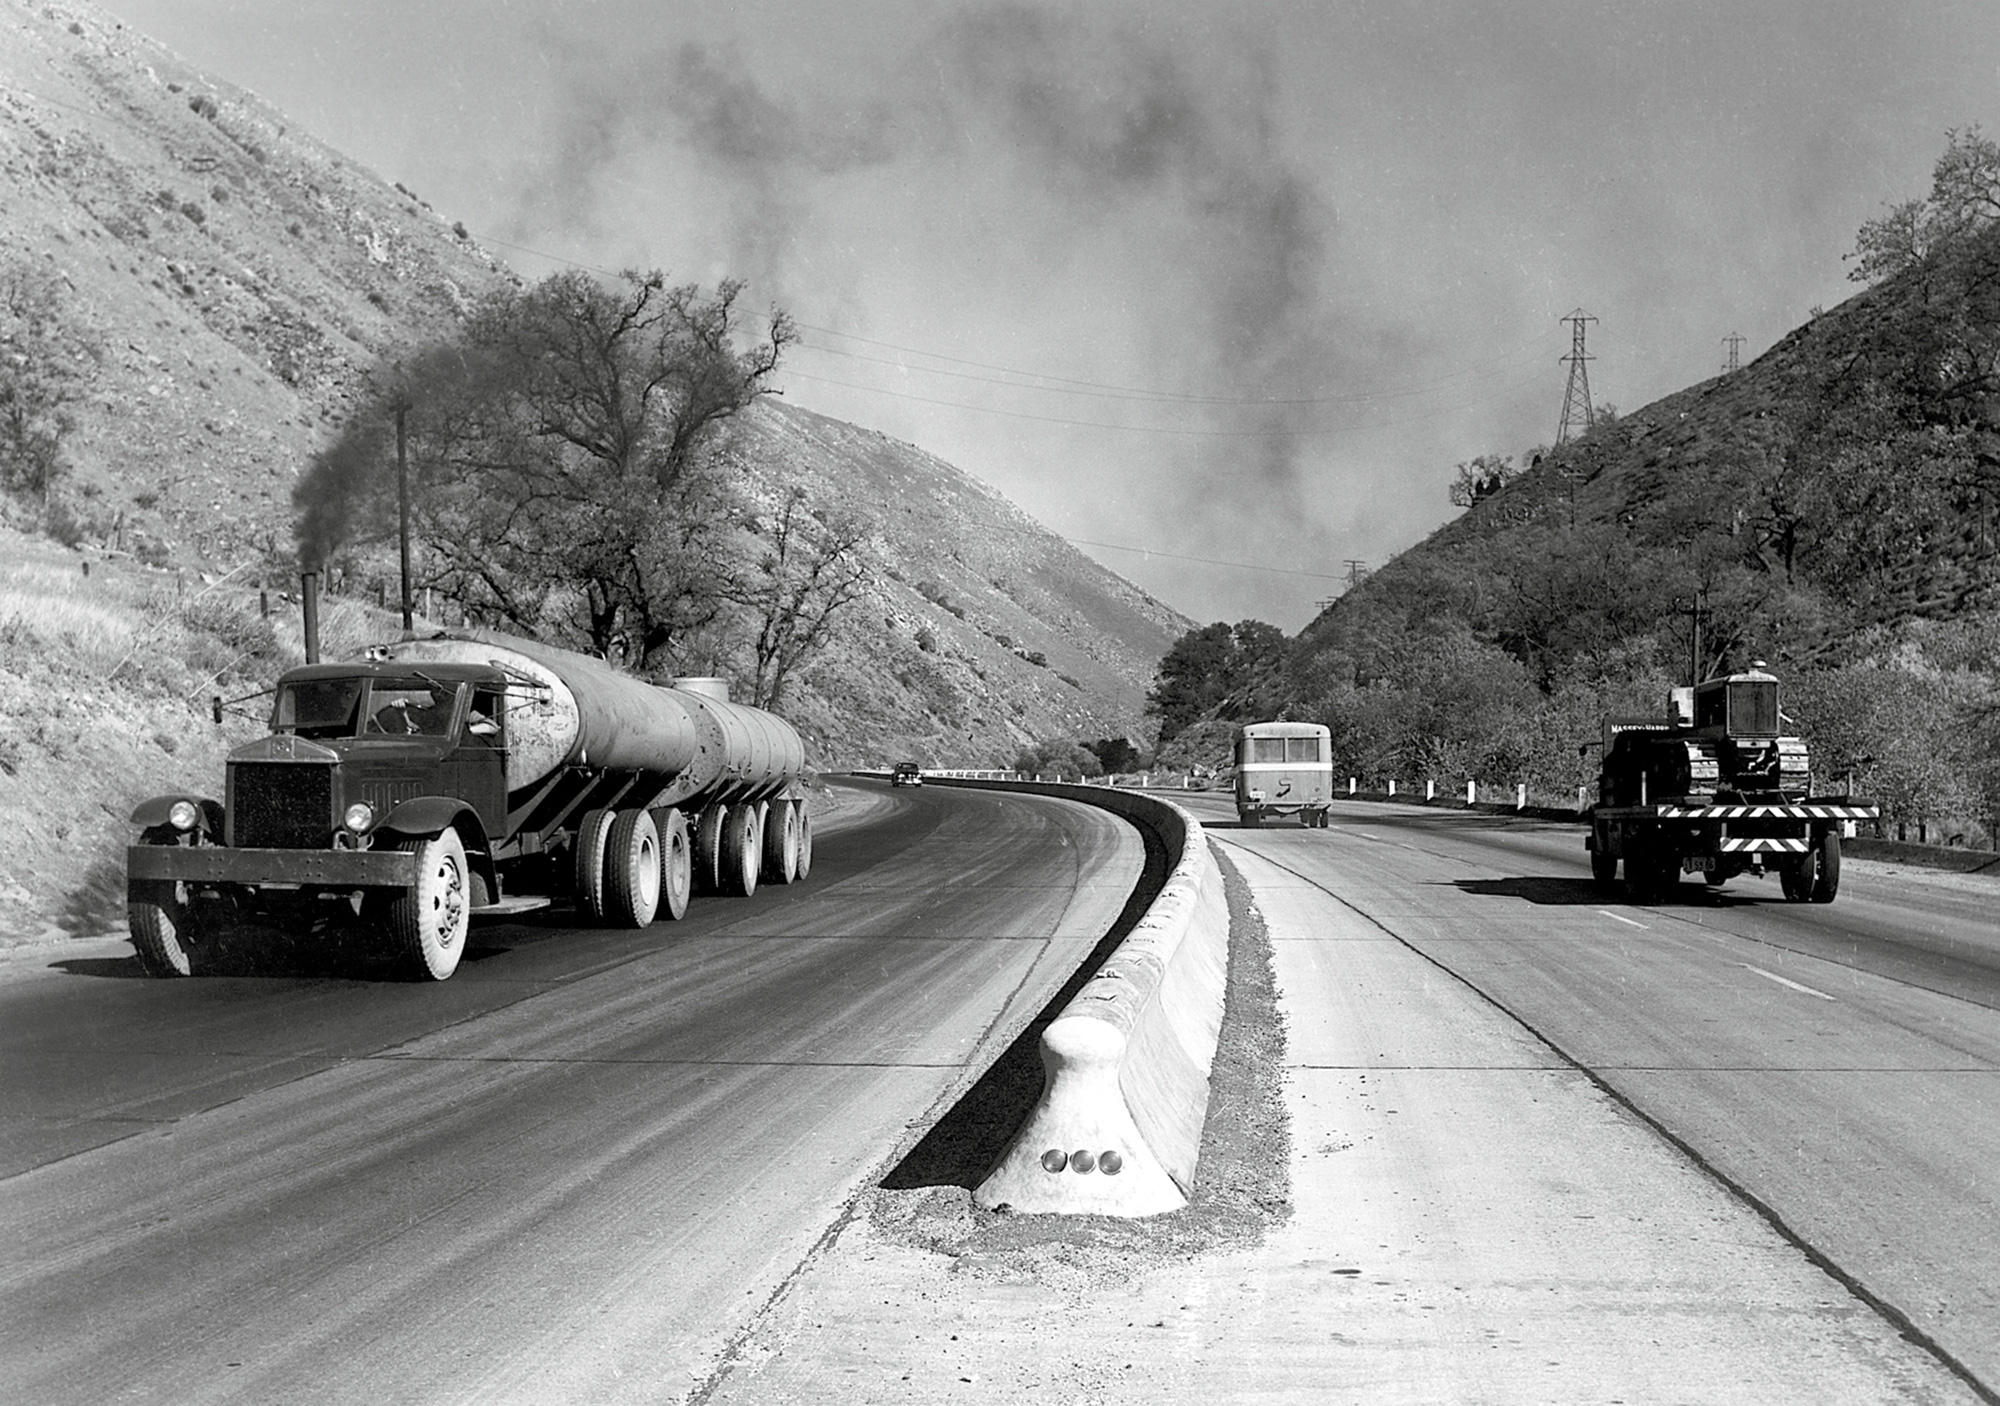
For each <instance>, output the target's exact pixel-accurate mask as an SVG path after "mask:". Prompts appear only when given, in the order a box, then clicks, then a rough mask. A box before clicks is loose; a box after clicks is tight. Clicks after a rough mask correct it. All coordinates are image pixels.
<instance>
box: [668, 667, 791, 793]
mask: <svg viewBox="0 0 2000 1406" xmlns="http://www.w3.org/2000/svg"><path fill="white" fill-rule="evenodd" d="M662 691H663V692H666V693H670V694H671V695H672V696H673V697H675V698H676V699H678V700H680V702H681V703H682V704H683V705H684V706H685V707H686V708H687V710H688V712H689V713H690V714H691V715H692V716H693V718H694V723H695V735H696V737H697V738H698V739H699V747H698V750H697V752H696V755H695V757H694V759H693V761H692V762H691V763H690V764H689V766H688V767H687V769H686V770H685V771H683V772H681V774H680V775H679V776H677V777H676V778H674V781H673V784H672V785H670V786H669V787H668V788H667V790H666V792H665V794H663V795H662V796H661V797H660V798H659V799H658V800H656V801H655V802H654V804H655V805H678V806H688V807H690V808H693V807H695V806H698V805H709V804H711V803H713V802H715V801H732V802H733V801H761V800H764V799H767V798H768V797H771V796H775V795H777V794H778V793H779V792H780V791H783V790H784V789H785V788H786V787H787V786H789V785H791V784H792V783H793V782H795V781H797V780H798V779H799V777H800V776H802V775H804V773H805V766H806V749H805V743H803V742H802V741H800V740H799V734H798V732H797V730H796V729H794V728H793V727H792V725H791V724H790V723H788V722H786V721H785V720H784V719H783V718H781V717H778V716H776V715H775V714H772V713H767V712H765V711H764V710H763V709H761V708H751V707H748V706H746V705H744V704H741V703H731V702H729V701H728V700H727V699H726V698H716V697H713V696H711V695H709V694H707V693H693V692H689V691H688V690H686V689H682V688H673V689H666V690H662Z"/></svg>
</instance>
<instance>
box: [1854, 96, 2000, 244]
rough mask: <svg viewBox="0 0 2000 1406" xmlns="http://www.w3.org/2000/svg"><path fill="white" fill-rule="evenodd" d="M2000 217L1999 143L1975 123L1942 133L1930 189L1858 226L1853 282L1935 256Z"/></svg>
mask: <svg viewBox="0 0 2000 1406" xmlns="http://www.w3.org/2000/svg"><path fill="white" fill-rule="evenodd" d="M1995 220H2000V145H1996V144H1995V143H1994V142H1992V141H1990V140H1988V139H1987V138H1986V137H1984V136H1982V135H1981V134H1980V131H1979V128H1978V126H1977V124H1975V125H1973V126H1971V127H1967V128H1965V129H1964V130H1963V131H1958V130H1951V131H1947V132H1946V133H1945V148H1944V154H1943V155H1942V156H1940V157H1939V158H1938V159H1937V164H1936V165H1935V166H1933V167H1932V168H1931V193H1930V194H1929V195H1928V196H1926V197H1924V198H1922V199H1919V200H1905V201H1903V202H1902V203H1900V204H1898V205H1892V206H1890V207H1889V211H1888V213H1887V214H1885V215H1883V216H1882V217H1881V218H1880V219H1876V220H1870V221H1868V222H1867V223H1866V224H1864V225H1862V226H1861V232H1860V234H1859V235H1858V236H1856V239H1855V244H1854V252H1853V253H1852V254H1850V255H1848V258H1850V259H1852V260H1853V261H1854V267H1853V268H1851V269H1849V270H1848V271H1847V276H1848V277H1849V278H1851V279H1853V280H1854V281H1855V282H1857V283H1880V282H1882V281H1883V280H1884V279H1887V278H1890V277H1893V276H1894V275H1896V274H1899V273H1903V272H1905V271H1907V270H1909V269H1912V268H1915V267H1917V266H1918V265H1920V264H1922V263H1924V262H1926V261H1927V260H1929V259H1932V258H1933V257H1935V256H1936V255H1937V254H1938V253H1939V252H1940V251H1941V250H1943V249H1946V248H1948V247H1949V246H1951V245H1952V244H1954V243H1956V242H1958V241H1960V240H1962V239H1964V238H1965V237H1966V236H1967V235H1970V234H1972V233H1974V232H1975V231H1977V230H1979V229H1981V228H1984V227H1985V226H1987V225H1990V224H1992V223H1993V222H1994V221H1995Z"/></svg>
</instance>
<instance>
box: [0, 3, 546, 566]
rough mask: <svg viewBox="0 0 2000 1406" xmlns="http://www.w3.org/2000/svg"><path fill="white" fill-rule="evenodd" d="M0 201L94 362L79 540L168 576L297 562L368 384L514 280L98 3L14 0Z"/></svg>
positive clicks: (33, 278)
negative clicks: (323, 456)
mask: <svg viewBox="0 0 2000 1406" xmlns="http://www.w3.org/2000/svg"><path fill="white" fill-rule="evenodd" d="M0 192H4V197H3V198H4V201H5V206H6V217H5V221H4V224H0V274H4V275H7V276H9V278H10V283H11V285H12V286H14V287H23V286H25V287H26V288H28V289H29V290H31V291H44V290H45V291H46V293H47V295H48V297H49V298H50V300H51V302H52V304H53V307H54V310H55V313H56V315H57V317H58V318H59V320H60V325H61V328H62V330H63V340H64V341H65V342H66V343H67V344H68V345H69V346H70V347H71V348H73V349H74V350H75V353H76V355H75V361H76V362H77V365H78V369H79V371H80V373H81V374H80V376H79V381H80V384H79V385H78V386H77V388H76V399H75V400H74V401H73V402H72V404H71V406H70V414H71V416H72V418H73V420H74V425H75V428H74V432H73V434H72V435H71V436H70V438H69V442H68V445H67V459H68V473H67V475H66V482H65V483H64V484H63V485H62V486H61V494H62V498H63V502H64V504H65V508H66V512H67V515H68V516H67V520H66V522H65V527H66V530H68V531H69V532H71V533H72V534H74V535H76V536H79V537H81V538H82V539H85V540H90V541H102V542H105V543H108V544H110V545H112V546H113V547H115V548H119V549H122V550H126V551H130V552H133V553H134V554H136V555H137V556H139V557H140V558H141V559H145V560H152V561H156V562H159V563H162V564H164V563H166V562H168V561H172V562H174V563H177V564H181V565H184V566H190V567H196V568H200V569H209V570H215V569H222V570H227V569H228V568H230V567H233V566H237V565H239V564H240V563H241V562H242V561H243V560H245V559H246V558H247V557H250V556H252V555H256V556H259V557H264V556H268V557H272V558H276V559H281V558H282V557H283V556H284V555H285V554H286V553H288V552H289V543H290V537H291V531H290V520H291V485H292V482H293V480H294V479H295V477H296V476H297V473H298V471H299V469H300V468H301V466H302V465H303V464H304V463H305V460H306V457H307V456H308V455H309V454H310V453H311V451H312V450H313V449H314V448H315V447H316V446H317V445H318V444H319V443H320V442H321V440H322V439H323V438H324V436H325V434H326V432H327V430H328V427H329V426H330V425H331V424H332V423H334V422H335V421H336V420H337V418H338V417H339V416H340V414H341V413H342V411H343V409H344V408H345V406H346V404H347V402H348V399H349V395H350V392H351V390H352V387H353V385H354V383H355V380H356V378H357V377H358V376H359V375H360V374H362V372H363V371H364V369H365V368H367V367H369V366H370V365H372V364H373V363H374V362H375V360H376V358H377V357H378V356H379V355H381V354H383V353H384V352H387V351H390V350H391V349H392V348H394V347H396V346H398V345H400V344H402V343H404V342H405V341H407V340H409V339H411V338H412V337H416V336H423V335H426V334H429V333H432V332H434V331H436V330H438V329H440V328H442V327H443V326H445V325H448V323H449V321H450V320H451V319H452V318H454V317H455V316H456V315H457V314H458V313H459V312H460V311H461V310H462V309H463V308H465V307H466V306H468V305H469V303H470V301H471V300H473V299H475V298H477V297H478V296H479V295H480V294H481V293H482V292H484V291H485V290H487V289H488V288H491V287H493V286H495V285H496V284H497V283H499V282H500V281H501V280H504V279H508V278H510V277H511V275H510V274H509V273H508V271H507V270H506V269H505V268H504V267H503V266H502V265H501V264H500V263H499V262H498V261H496V260H495V259H493V258H492V257H491V256H489V255H488V254H486V253H485V252H484V251H482V250H481V249H479V248H478V247H477V246H476V245H475V244H474V243H472V242H471V240H469V239H468V238H466V237H465V236H464V234H463V233H462V232H461V231H459V230H456V229H454V227H453V225H452V223H451V222H450V221H449V220H448V219H447V218H446V217H444V216H442V215H439V214H438V213H436V212H435V211H433V210H431V209H430V208H429V207H428V206H427V205H425V204H424V203H423V201H421V200H420V199H419V198H418V197H417V196H416V195H414V194H413V193H411V192H409V191H406V190H403V189H402V188H400V187H398V186H395V185H392V184H390V183H389V182H387V181H385V180H383V179H382V178H381V177H379V176H376V175H375V174H373V173H372V172H369V171H366V170H364V169H362V168H361V167H359V166H357V165H355V164H354V163H353V162H351V161H349V160H347V159H346V158H344V157H342V156H341V155H340V154H339V153H338V152H335V151H333V150H331V149H330V148H328V147H326V146H325V145H324V144H322V143H320V142H318V141H316V140H314V139H313V137H312V136H311V135H310V134H309V133H306V132H303V131H301V130H299V129H298V128H297V127H295V126H293V125H292V124H291V123H289V122H288V121H287V120H286V118H285V116H284V114H282V113H280V112H278V111H276V110H275V109H273V108H272V107H270V106H269V105H268V104H266V103H264V102H262V101H260V100H259V99H257V98H256V97H254V96H253V95H251V94H249V93H247V92H244V91H243V90H241V89H238V88H234V87H231V86H230V85H228V84H226V83H223V82H221V81H219V80H217V79H215V78H213V77H211V76H209V75H207V74H204V73H201V72H198V71H197V70H195V69H194V68H192V67H191V66H189V65H188V64H186V63H184V62H183V61H181V60H180V59H179V58H177V57H176V56H175V55H174V54H172V53H171V52H170V51H168V50H166V49H164V48H163V47H161V46H160V45H158V44H155V43H153V42H152V41H150V40H148V39H146V38H145V37H144V36H142V35H140V34H137V33H135V32H134V31H132V30H131V29H129V28H127V27H124V26H122V25H120V24H119V23H118V22H117V21H115V20H114V19H112V18H111V17H110V16H109V15H107V14H105V13H104V12H103V11H101V10H98V9H96V8H94V7H92V6H88V5H81V4H44V3H35V4H32V5H31V4H23V3H20V0H4V3H0ZM14 512H15V515H16V517H17V519H18V518H19V517H20V516H22V513H23V509H22V507H21V505H19V504H16V505H15V506H14Z"/></svg>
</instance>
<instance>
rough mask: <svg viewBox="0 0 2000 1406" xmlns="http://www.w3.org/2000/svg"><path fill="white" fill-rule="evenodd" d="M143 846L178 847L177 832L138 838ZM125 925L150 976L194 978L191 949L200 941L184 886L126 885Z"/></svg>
mask: <svg viewBox="0 0 2000 1406" xmlns="http://www.w3.org/2000/svg"><path fill="white" fill-rule="evenodd" d="M139 843H140V844H142V845H177V844H179V843H180V835H179V833H178V832H177V831H174V830H171V829H167V828H165V827H161V828H159V829H154V830H148V831H146V832H145V833H144V834H143V835H141V836H140V837H139ZM125 921H126V924H127V926H129V927H130V928H131V930H132V949H133V951H134V952H135V953H137V954H138V958H139V966H140V968H141V969H142V970H144V971H145V973H146V975H147V976H192V975H194V957H193V953H192V951H191V949H192V948H193V947H194V946H195V944H196V943H197V942H199V941H200V940H201V934H200V924H199V922H198V921H197V919H196V916H195V903H194V897H193V895H192V894H191V893H190V892H189V891H188V886H187V885H186V884H183V883H175V882H172V881H170V880H169V881H161V880H154V879H145V880H141V881H139V882H137V883H130V884H127V885H126V889H125Z"/></svg>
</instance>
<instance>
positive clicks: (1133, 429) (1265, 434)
mask: <svg viewBox="0 0 2000 1406" xmlns="http://www.w3.org/2000/svg"><path fill="white" fill-rule="evenodd" d="M781 374H782V375H786V376H796V377H798V378H799V379H800V380H804V381H817V382H818V383H820V384H821V385H827V386H840V387H843V388H844V389H847V390H851V391H863V392H865V393H867V394H870V395H887V396H894V397H895V398H896V399H898V400H914V401H917V402H919V403H921V404H924V405H942V406H948V407H950V408H951V409H954V410H972V411H977V412H978V413H980V414H983V415H1004V416H1006V417H1007V418H1008V419H1012V420H1034V421H1037V422H1039V423H1041V424H1045V425H1068V426H1071V427H1073V428H1077V429H1089V430H1116V431H1121V432H1123V433H1127V434H1170V435H1183V436H1187V437H1189V438H1196V439H1273V438H1277V439H1318V438H1323V437H1325V436H1327V435H1340V434H1362V433H1367V432H1370V431H1374V430H1389V429H1396V428H1398V427H1400V426H1403V425H1414V424H1419V423H1421V422H1423V421H1425V420H1430V419H1434V418H1435V414H1434V413H1433V412H1426V413H1423V414H1418V415H1409V416H1405V417H1404V418H1402V419H1398V420H1383V421H1378V422H1376V423H1373V424H1364V425H1308V426H1278V427H1275V428H1265V429H1247V430H1227V429H1189V428H1183V427H1177V426H1172V425H1118V424H1112V423H1110V422H1109V421H1104V420H1072V419H1067V418H1065V417H1062V416H1058V415H1036V414H1033V413H1031V412H1029V411H1026V410H1002V409H1000V408H999V407H997V406H992V405H974V404H972V403H971V402H969V401H963V400H946V399H944V398H942V397H940V396H931V395H918V394H917V393H916V392H914V391H894V390H890V389H888V388H887V387H885V386H865V385H860V384H857V383H856V382H853V381H842V380H838V379H836V378H835V377H832V376H816V375H814V374H812V373H811V372H809V371H799V370H795V369H794V370H787V371H784V372H782V373H781ZM1531 384H1532V378H1531V379H1524V380H1522V381H1519V382H1515V383H1512V384H1509V385H1505V386H1502V387H1500V388H1499V389H1498V390H1496V391H1494V392H1493V393H1491V394H1489V395H1484V396H1480V397H1477V398H1474V399H1470V400H1463V401H1460V402H1458V403H1457V404H1455V405H1454V406H1453V407H1452V408H1453V409H1455V410H1462V409H1466V408H1469V407H1471V406H1475V405H1485V404H1488V403H1490V402H1492V401H1494V400H1497V399H1499V398H1500V397H1501V396H1502V395H1506V394H1510V393H1513V392H1517V391H1521V390H1525V389H1527V387H1528V386H1529V385H1531Z"/></svg>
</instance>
